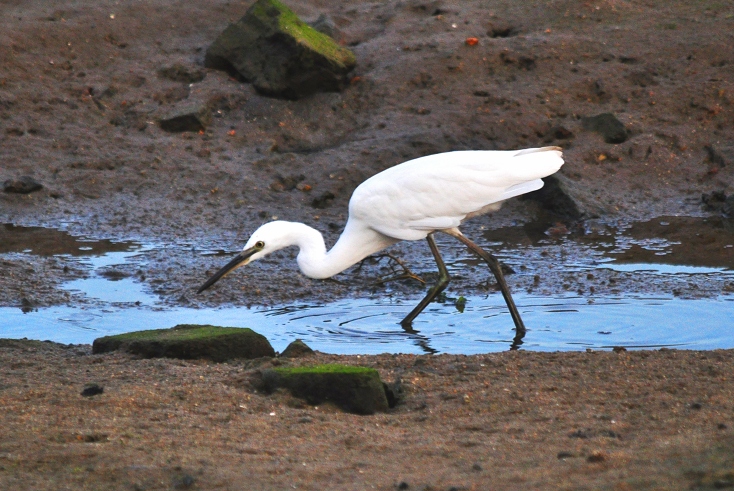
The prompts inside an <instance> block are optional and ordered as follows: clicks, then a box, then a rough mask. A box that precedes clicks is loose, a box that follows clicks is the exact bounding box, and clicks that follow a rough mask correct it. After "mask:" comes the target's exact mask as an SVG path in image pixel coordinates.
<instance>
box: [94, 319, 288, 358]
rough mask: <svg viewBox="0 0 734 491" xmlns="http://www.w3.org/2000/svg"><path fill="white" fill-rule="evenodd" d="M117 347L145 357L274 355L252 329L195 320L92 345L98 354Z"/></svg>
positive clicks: (246, 356) (264, 341) (100, 339)
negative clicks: (196, 322) (209, 323)
mask: <svg viewBox="0 0 734 491" xmlns="http://www.w3.org/2000/svg"><path fill="white" fill-rule="evenodd" d="M116 350H121V351H125V352H128V353H132V354H135V355H139V356H142V357H144V358H158V357H165V358H182V359H199V358H204V359H208V360H212V361H217V362H222V361H227V360H231V359H235V358H248V359H252V358H260V357H263V356H269V357H272V356H275V350H273V347H272V346H271V345H270V343H269V342H268V340H267V339H266V338H265V337H264V336H262V335H261V334H258V333H256V332H255V331H253V330H252V329H246V328H239V327H219V326H210V325H195V324H181V325H178V326H175V327H172V328H170V329H152V330H148V331H135V332H129V333H125V334H118V335H115V336H105V337H102V338H97V339H95V340H94V344H93V345H92V353H95V354H96V353H107V352H110V351H116Z"/></svg>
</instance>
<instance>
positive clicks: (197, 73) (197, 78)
mask: <svg viewBox="0 0 734 491" xmlns="http://www.w3.org/2000/svg"><path fill="white" fill-rule="evenodd" d="M158 75H159V76H160V77H162V78H167V79H168V80H173V81H174V82H183V83H187V84H194V83H196V82H201V81H202V80H204V77H205V76H206V72H204V70H200V69H198V68H194V67H187V66H186V65H183V64H181V63H175V64H173V65H171V66H169V67H165V68H161V69H160V70H158Z"/></svg>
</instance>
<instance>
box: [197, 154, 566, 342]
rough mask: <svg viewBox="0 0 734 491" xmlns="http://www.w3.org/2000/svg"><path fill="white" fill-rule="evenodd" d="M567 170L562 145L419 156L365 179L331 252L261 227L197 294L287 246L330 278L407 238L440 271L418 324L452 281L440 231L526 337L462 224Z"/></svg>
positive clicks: (293, 234)
mask: <svg viewBox="0 0 734 491" xmlns="http://www.w3.org/2000/svg"><path fill="white" fill-rule="evenodd" d="M562 165H563V158H562V155H561V149H560V148H559V147H543V148H529V149H525V150H515V151H483V150H469V151H457V152H447V153H439V154H436V155H429V156H426V157H421V158H417V159H414V160H410V161H408V162H405V163H402V164H400V165H396V166H395V167H391V168H389V169H386V170H384V171H382V172H380V173H379V174H376V175H375V176H373V177H371V178H369V179H367V180H366V181H365V182H363V183H362V184H360V185H359V186H358V187H357V189H355V190H354V193H353V194H352V198H351V199H350V200H349V218H348V220H347V224H346V226H345V227H344V232H343V233H342V234H341V236H340V237H339V240H337V242H336V244H335V245H334V247H332V248H331V250H329V251H328V252H327V251H326V246H325V245H324V238H323V236H322V235H321V233H320V232H318V231H317V230H315V229H313V228H311V227H309V226H308V225H305V224H303V223H295V222H286V221H281V220H278V221H274V222H269V223H266V224H264V225H262V226H261V227H260V228H258V229H257V230H256V231H255V233H254V234H252V236H251V237H250V240H248V241H247V244H245V247H244V249H243V250H242V252H240V253H239V254H238V255H237V256H236V257H235V258H234V259H232V260H231V261H230V262H229V263H228V264H227V265H225V266H224V267H223V268H222V269H220V270H219V271H218V272H217V273H216V274H214V276H212V277H211V278H209V280H208V281H207V282H206V283H204V284H203V285H202V286H201V288H199V290H198V293H201V292H202V291H204V290H206V289H207V288H209V287H210V286H212V285H213V284H214V283H216V282H217V281H218V280H219V279H220V278H222V277H223V276H224V275H226V274H227V273H229V272H231V271H232V270H234V269H235V268H237V267H239V266H244V265H245V264H248V263H250V262H252V261H254V260H256V259H259V258H261V257H263V256H266V255H267V254H270V253H271V252H274V251H277V250H279V249H282V248H284V247H288V246H297V247H299V248H300V251H299V253H298V257H297V262H298V266H299V267H300V268H301V271H302V272H303V274H305V275H306V276H308V277H311V278H329V277H331V276H333V275H335V274H337V273H340V272H342V271H344V270H345V269H347V268H348V267H350V266H352V265H353V264H356V263H357V262H359V261H361V260H362V259H364V258H365V257H367V256H369V255H370V254H374V253H376V252H378V251H380V250H382V249H384V248H386V247H389V246H391V245H393V244H395V243H397V242H400V241H402V240H419V239H427V241H428V246H429V247H430V249H431V252H432V253H433V257H434V258H435V260H436V264H437V265H438V270H439V278H438V282H437V283H436V284H435V285H434V286H433V287H431V288H430V290H429V291H428V294H427V295H426V297H425V298H424V299H423V300H422V301H421V302H420V303H419V304H418V305H417V306H416V307H415V308H414V309H413V310H412V311H411V312H410V313H409V314H408V315H407V316H406V317H405V319H403V321H402V322H401V324H402V325H403V327H405V328H406V329H409V328H410V326H411V324H412V322H413V320H414V319H415V318H416V316H417V315H418V314H420V313H421V311H423V309H424V308H426V306H427V305H428V304H429V303H430V302H431V301H432V300H433V299H434V298H435V297H436V295H438V294H439V293H441V292H442V291H443V290H444V289H445V288H446V286H447V285H448V283H449V280H450V278H449V274H448V271H447V270H446V266H445V265H444V262H443V260H442V259H441V255H440V254H439V252H438V248H437V247H436V242H435V240H434V238H433V233H434V232H444V233H446V234H448V235H451V236H452V237H456V238H457V239H458V240H460V241H461V242H463V243H464V244H465V245H466V246H467V247H468V248H469V249H470V250H472V251H474V252H475V253H476V254H478V255H479V256H480V257H481V258H482V259H484V261H485V262H486V263H487V265H488V266H489V269H490V270H491V271H492V273H494V276H495V277H496V278H497V283H498V284H499V287H500V290H501V291H502V295H503V296H504V298H505V302H506V303H507V307H508V308H509V310H510V314H511V315H512V319H513V321H514V323H515V327H516V330H517V332H516V334H517V335H522V334H524V333H525V326H524V325H523V322H522V319H521V318H520V314H519V312H518V311H517V307H516V306H515V302H514V301H513V300H512V296H511V295H510V290H509V288H508V287H507V283H506V282H505V278H504V276H503V275H502V270H501V268H500V265H499V262H498V261H497V259H496V258H495V257H494V256H493V255H492V254H490V253H488V252H486V251H484V250H483V249H482V248H481V247H479V246H478V245H476V244H474V243H473V242H472V241H470V240H469V239H468V238H466V237H465V236H464V235H463V234H462V233H461V231H460V230H459V225H461V223H462V222H463V221H464V220H467V219H469V218H472V217H475V216H478V215H482V214H485V213H489V212H492V211H496V210H498V209H499V208H500V206H501V204H502V202H503V201H505V200H506V199H509V198H512V197H514V196H518V195H521V194H524V193H528V192H530V191H535V190H536V189H540V188H541V187H542V186H543V181H542V180H541V178H542V177H546V176H549V175H551V174H553V173H555V172H556V171H557V170H558V169H560V167H561V166H562Z"/></svg>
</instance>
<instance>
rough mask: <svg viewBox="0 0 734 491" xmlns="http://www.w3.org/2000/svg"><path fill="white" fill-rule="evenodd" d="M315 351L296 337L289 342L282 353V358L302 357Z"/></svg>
mask: <svg viewBox="0 0 734 491" xmlns="http://www.w3.org/2000/svg"><path fill="white" fill-rule="evenodd" d="M313 354H314V351H313V350H312V349H311V348H310V347H309V346H308V345H307V344H306V343H304V342H303V341H301V340H300V339H296V340H295V341H293V342H292V343H291V344H289V345H288V346H287V347H286V348H285V349H284V350H283V352H282V353H281V354H280V357H281V358H302V357H304V356H312V355H313Z"/></svg>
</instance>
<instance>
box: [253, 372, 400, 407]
mask: <svg viewBox="0 0 734 491" xmlns="http://www.w3.org/2000/svg"><path fill="white" fill-rule="evenodd" d="M262 384H263V388H264V389H265V391H266V392H272V391H274V390H275V389H277V388H280V387H282V388H285V389H288V390H289V391H290V393H291V394H293V395H294V396H295V397H300V398H302V399H305V400H306V402H308V403H309V404H321V403H323V402H332V403H334V404H336V405H337V406H339V407H341V408H342V409H344V410H345V411H349V412H352V413H357V414H373V413H375V412H377V411H386V410H387V409H388V407H389V406H388V400H387V396H386V394H385V385H384V384H383V382H382V380H380V374H379V373H378V372H377V370H375V369H374V368H366V367H355V366H348V365H338V364H327V365H315V366H307V367H277V368H272V369H269V370H265V371H264V372H263V374H262Z"/></svg>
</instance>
